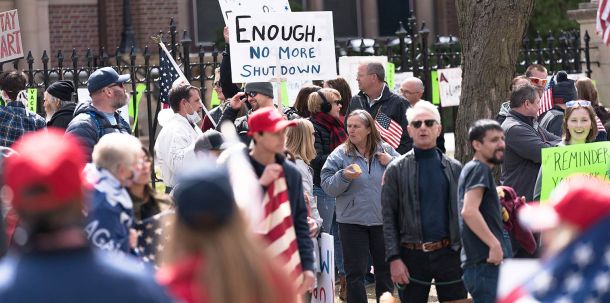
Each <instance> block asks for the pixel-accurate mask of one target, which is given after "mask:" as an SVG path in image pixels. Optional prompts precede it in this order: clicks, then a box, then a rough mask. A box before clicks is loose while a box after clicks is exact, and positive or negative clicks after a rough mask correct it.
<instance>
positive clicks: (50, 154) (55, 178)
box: [4, 128, 86, 212]
mask: <svg viewBox="0 0 610 303" xmlns="http://www.w3.org/2000/svg"><path fill="white" fill-rule="evenodd" d="M12 148H13V149H14V150H15V151H16V152H17V154H16V155H14V156H11V157H9V158H7V159H6V163H5V166H4V176H5V177H6V178H5V180H6V186H7V187H8V188H9V189H10V192H11V193H12V194H9V196H8V198H9V199H10V201H11V203H12V205H13V207H14V208H15V210H17V211H26V212H46V211H50V210H55V209H58V208H61V207H63V206H65V205H68V204H70V203H73V202H75V201H79V199H80V198H82V197H83V194H84V193H83V184H84V178H83V175H82V171H83V168H84V166H85V163H86V158H85V154H84V152H83V150H82V147H81V145H80V144H79V143H78V141H77V139H76V138H75V137H73V136H72V135H70V134H64V132H63V131H61V130H59V129H54V128H49V129H48V130H43V131H37V132H32V133H28V134H25V135H23V136H22V137H21V138H20V139H19V140H17V142H15V144H14V145H13V146H12Z"/></svg>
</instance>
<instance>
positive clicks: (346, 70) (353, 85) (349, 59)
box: [339, 56, 391, 95]
mask: <svg viewBox="0 0 610 303" xmlns="http://www.w3.org/2000/svg"><path fill="white" fill-rule="evenodd" d="M366 62H378V63H381V64H382V65H383V66H384V68H385V67H387V65H388V57H386V56H342V57H339V75H340V76H341V77H343V78H344V79H345V81H347V83H348V84H349V88H350V89H351V90H352V94H353V95H356V94H357V93H358V92H359V91H360V89H359V88H358V81H356V75H357V74H358V66H359V65H360V64H362V63H366ZM390 89H391V88H390Z"/></svg>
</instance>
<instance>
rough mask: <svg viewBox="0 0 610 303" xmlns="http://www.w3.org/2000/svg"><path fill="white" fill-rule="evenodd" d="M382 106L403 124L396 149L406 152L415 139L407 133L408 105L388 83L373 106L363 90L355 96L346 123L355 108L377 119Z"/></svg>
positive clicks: (388, 114)
mask: <svg viewBox="0 0 610 303" xmlns="http://www.w3.org/2000/svg"><path fill="white" fill-rule="evenodd" d="M380 108H381V112H382V113H384V114H386V115H387V116H388V117H390V119H392V120H394V121H396V122H397V123H398V124H400V126H402V136H401V138H400V145H398V148H397V149H396V151H397V152H398V153H400V154H405V153H406V152H408V151H409V150H411V148H412V147H413V140H411V138H410V137H409V134H408V133H407V105H406V104H405V102H404V99H403V98H402V97H400V96H399V95H396V94H394V93H392V92H391V91H390V89H389V88H388V86H387V85H386V86H385V87H384V88H383V92H382V93H381V98H380V99H379V100H378V101H377V102H375V103H374V104H373V106H369V102H368V100H367V97H366V95H365V94H364V93H363V92H360V93H358V95H356V96H354V97H353V98H352V100H351V101H350V103H349V106H348V108H347V114H346V115H345V125H346V126H347V117H348V116H349V114H350V113H351V112H353V111H354V110H357V109H364V110H366V111H367V112H369V114H371V116H373V119H375V116H377V112H378V111H379V109H380Z"/></svg>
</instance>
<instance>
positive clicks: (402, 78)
mask: <svg viewBox="0 0 610 303" xmlns="http://www.w3.org/2000/svg"><path fill="white" fill-rule="evenodd" d="M411 77H413V72H404V73H396V74H394V87H390V90H392V92H393V93H395V94H397V95H399V96H402V94H400V84H401V83H402V81H405V79H407V78H411Z"/></svg>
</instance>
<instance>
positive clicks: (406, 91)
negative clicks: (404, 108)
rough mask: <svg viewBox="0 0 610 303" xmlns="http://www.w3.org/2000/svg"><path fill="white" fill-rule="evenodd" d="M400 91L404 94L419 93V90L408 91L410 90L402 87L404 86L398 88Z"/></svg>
mask: <svg viewBox="0 0 610 303" xmlns="http://www.w3.org/2000/svg"><path fill="white" fill-rule="evenodd" d="M398 91H399V92H400V93H401V94H403V95H404V94H409V95H413V94H417V93H419V92H412V91H408V90H406V89H402V88H399V89H398Z"/></svg>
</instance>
